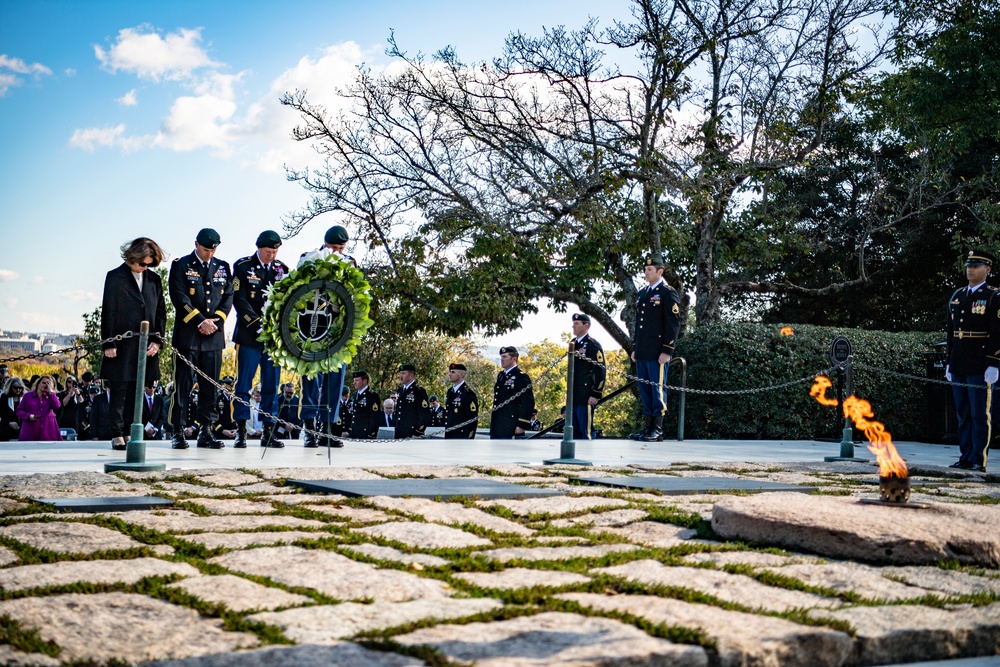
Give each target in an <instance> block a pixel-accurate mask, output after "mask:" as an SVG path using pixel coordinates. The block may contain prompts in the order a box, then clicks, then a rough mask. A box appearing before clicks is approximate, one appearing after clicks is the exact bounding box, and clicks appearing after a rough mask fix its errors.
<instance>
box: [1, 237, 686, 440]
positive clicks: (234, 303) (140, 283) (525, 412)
mask: <svg viewBox="0 0 1000 667" xmlns="http://www.w3.org/2000/svg"><path fill="white" fill-rule="evenodd" d="M348 240H349V236H348V233H347V230H346V229H345V228H344V227H341V226H339V225H336V226H334V227H331V228H330V229H328V230H327V232H326V234H325V235H324V238H323V244H322V245H321V246H320V247H319V248H317V249H316V250H313V251H310V252H307V253H304V254H303V255H302V256H301V257H300V258H299V263H298V265H299V266H301V265H302V264H303V263H305V262H309V261H313V260H316V259H326V258H333V259H338V260H341V261H346V262H350V263H353V261H354V260H353V258H351V257H350V256H349V255H346V254H345V252H344V251H345V248H346V245H347V242H348ZM221 241H222V239H221V236H220V235H219V233H218V232H217V231H215V230H214V229H210V228H205V229H202V230H200V231H199V232H198V234H197V235H196V237H195V240H194V249H193V251H192V252H191V253H190V254H187V255H183V256H181V257H177V258H175V259H174V260H173V261H172V262H171V265H170V270H169V274H168V279H167V287H166V289H164V286H163V284H162V281H161V279H160V277H159V275H157V274H156V273H155V272H152V271H149V269H150V268H153V267H156V266H158V265H159V264H160V263H161V262H162V261H163V259H164V257H165V254H164V252H163V250H162V249H161V248H160V246H159V245H158V244H157V243H156V242H155V241H153V240H152V239H149V238H146V237H140V238H137V239H134V240H133V241H130V242H129V243H126V244H125V245H123V246H122V248H121V257H122V260H123V262H122V264H121V265H120V266H118V267H116V268H114V269H112V270H111V271H109V272H108V274H107V277H106V280H105V286H104V295H103V301H102V309H101V314H102V317H101V338H102V340H104V341H106V342H104V343H103V355H104V358H103V361H102V364H101V370H100V377H93V376H92V375H90V374H89V373H85V374H84V375H83V376H82V378H81V381H80V382H78V381H77V380H76V379H75V378H72V377H67V378H66V379H65V383H64V386H59V385H58V384H57V382H56V380H55V379H54V378H52V377H49V376H42V377H40V378H33V379H32V381H31V382H29V383H28V387H27V388H26V387H25V384H24V383H23V382H22V381H21V380H20V379H18V378H9V379H8V380H7V381H6V382H4V383H3V384H2V387H3V392H2V395H0V417H2V420H3V423H2V424H0V439H3V440H11V439H21V440H28V439H31V440H58V439H59V438H60V428H63V429H73V430H74V431H75V434H76V437H77V439H81V440H110V442H111V446H112V448H113V449H125V448H126V442H125V441H126V437H127V436H128V434H129V430H130V425H131V424H132V423H133V421H134V420H135V417H136V415H134V414H133V413H134V409H135V404H136V395H137V392H138V391H139V389H138V385H137V382H136V377H137V374H138V358H139V354H140V350H139V347H138V346H139V337H138V336H133V337H122V336H121V335H122V334H125V333H126V332H134V331H138V330H139V328H140V323H141V322H143V321H146V322H149V323H150V331H151V332H153V333H151V334H150V336H149V340H148V344H147V347H146V349H145V350H144V351H143V354H144V358H145V382H144V385H145V386H144V389H143V393H144V397H143V400H142V406H143V408H142V411H143V413H142V415H141V423H142V424H143V426H144V430H145V435H146V437H147V438H148V439H157V438H169V440H170V442H171V446H172V447H173V448H175V449H186V448H188V447H189V446H190V445H189V443H188V439H192V440H194V441H195V443H196V445H197V446H198V447H205V448H213V449H218V448H222V447H224V446H225V444H224V443H223V440H232V441H233V446H234V447H237V448H245V447H246V446H247V441H248V440H249V439H254V438H257V439H259V440H260V444H261V446H263V447H284V442H283V441H286V440H295V439H298V438H299V437H300V436H301V439H302V442H303V445H304V446H306V447H320V446H328V447H342V446H343V440H341V438H342V437H348V438H351V439H371V438H376V437H378V436H379V431H380V429H382V428H388V429H392V435H393V437H395V438H412V437H423V436H424V435H425V434H426V430H427V428H428V427H432V426H440V427H444V435H445V437H446V438H475V437H476V434H477V429H478V426H479V417H480V400H479V395H478V394H477V392H476V390H475V389H474V388H473V387H470V386H469V384H468V383H467V382H466V375H467V372H468V369H467V368H466V366H465V365H464V364H462V363H460V362H455V363H452V364H450V365H449V366H448V369H447V376H448V380H449V382H450V384H451V387H450V388H449V389H448V390H447V393H446V395H445V397H444V399H443V400H440V399H439V398H438V397H437V396H429V395H428V393H427V391H426V390H425V389H424V388H423V387H422V386H421V385H420V383H419V382H418V381H417V368H416V366H415V365H414V364H412V363H403V364H401V365H400V366H399V368H398V373H399V382H400V385H399V387H398V389H397V390H396V391H394V392H392V393H391V395H390V396H388V397H386V399H385V400H384V401H383V400H382V399H381V397H380V396H379V395H378V393H377V392H376V391H375V389H374V388H372V387H371V386H370V379H371V378H370V377H369V375H368V373H367V372H366V371H364V370H360V369H359V370H355V371H354V372H353V374H352V378H351V382H352V385H353V388H354V391H353V393H352V392H351V391H350V389H349V388H347V387H345V386H344V384H345V383H344V376H345V374H346V365H345V366H342V367H341V368H340V369H338V370H336V371H334V372H329V373H319V374H317V375H316V376H315V377H304V378H302V382H301V386H300V387H299V390H300V393H299V394H298V395H297V394H296V386H295V385H294V384H293V383H285V384H280V382H281V380H280V378H281V369H280V368H279V367H278V366H277V365H276V364H275V363H274V362H273V361H272V360H271V358H270V356H269V355H268V353H267V350H266V349H265V347H264V344H263V342H261V341H260V340H259V336H260V334H261V333H262V324H261V323H262V314H263V311H264V306H265V303H266V300H267V294H268V288H269V287H270V286H272V285H273V284H275V283H276V282H278V281H279V280H281V279H283V278H284V277H285V276H287V275H288V274H289V273H290V269H289V267H288V266H287V265H286V264H284V263H283V262H281V261H280V260H278V259H277V255H278V252H279V249H280V247H281V244H282V241H281V237H280V235H278V234H277V233H276V232H274V231H271V230H267V231H264V232H262V233H261V234H260V235H259V236H258V238H257V241H256V250H255V252H254V253H253V254H251V255H248V256H246V257H243V258H241V259H239V260H237V261H236V262H235V263H234V264H233V265H232V267H230V265H229V263H228V262H225V261H223V260H220V259H218V258H217V257H215V253H216V250H217V248H218V247H219V245H220V244H221ZM645 275H646V279H647V283H648V284H647V286H646V287H644V288H643V289H642V290H640V291H639V296H638V300H637V310H638V313H639V315H638V317H637V321H636V334H637V341H636V347H635V349H636V352H635V353H634V354H633V359H634V360H635V361H636V364H637V368H638V369H639V371H638V372H639V376H640V378H646V379H647V380H648V381H650V382H659V383H660V384H662V382H663V378H664V368H665V364H666V363H668V362H669V359H670V354H672V351H673V345H674V342H675V339H676V336H677V331H678V328H679V315H678V312H679V311H678V306H677V304H678V299H677V294H676V292H674V291H673V290H672V289H670V288H669V287H668V286H667V285H666V283H665V282H664V281H663V277H662V276H663V264H662V262H660V261H658V260H657V259H655V258H649V259H648V260H647V261H646V268H645ZM168 297H169V298H170V300H171V302H172V304H173V306H174V310H175V317H174V326H173V331H172V332H169V333H170V334H171V345H172V347H173V354H174V355H175V358H174V364H173V367H174V378H173V380H172V381H171V382H168V383H166V385H164V384H163V383H161V382H160V365H159V359H160V356H161V351H162V349H163V347H164V344H165V338H166V335H167V333H168V332H166V298H168ZM233 310H235V313H236V326H235V330H234V333H233V342H234V343H235V344H236V365H237V373H236V377H235V378H233V377H226V378H220V377H219V376H220V373H221V367H222V351H223V349H224V348H225V346H226V338H225V333H224V325H225V322H226V320H227V319H228V318H229V317H230V315H231V311H233ZM590 326H591V319H590V317H589V316H588V315H586V314H584V313H577V314H575V315H573V317H572V330H573V336H574V342H575V348H576V351H577V354H578V355H579V356H580V357H582V358H585V359H586V361H588V362H590V363H585V362H581V363H578V364H577V370H576V373H575V381H574V392H573V396H574V400H573V406H572V412H571V418H572V424H573V428H574V432H575V437H577V438H580V439H591V438H594V437H595V436H596V429H595V425H594V419H593V416H594V408H595V407H596V406H597V404H598V403H599V401H600V399H601V396H602V395H603V392H604V385H605V369H604V353H603V348H602V347H601V344H600V343H599V342H598V341H597V340H595V339H594V338H593V337H591V336H590ZM519 357H520V353H519V352H518V350H517V349H516V348H515V347H512V346H505V347H502V348H500V367H501V369H500V372H499V373H498V374H497V377H496V380H495V382H494V386H493V409H492V411H491V415H490V420H489V422H490V424H489V435H490V438H493V439H511V438H519V437H524V435H525V434H526V433H527V432H528V431H531V430H538V429H540V428H541V424H540V423H539V422H538V419H537V416H538V411H537V409H536V408H535V399H534V393H533V389H532V383H531V378H529V377H528V375H527V374H526V373H525V372H524V371H523V370H522V369H521V368H519V366H518V360H519ZM3 370H4V371H6V367H3ZM258 373H259V377H260V379H259V383H258V384H256V385H253V382H254V379H255V377H256V376H257V375H258ZM279 385H280V391H279ZM220 386H221V387H222V389H221V390H220V389H219V387H220ZM640 390H641V391H640V394H641V397H642V400H643V405H644V411H645V413H646V416H647V418H646V426H645V427H644V428H643V429H642V430H641V431H640V432H638V433H636V434H633V437H634V438H635V439H642V440H662V433H663V431H662V419H663V414H664V413H665V411H666V402H665V400H664V396H663V388H662V387H660V388H659V390H658V391H657V390H654V389H653V387H651V386H648V385H642V386H641V387H640Z"/></svg>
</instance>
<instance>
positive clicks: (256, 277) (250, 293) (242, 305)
mask: <svg viewBox="0 0 1000 667" xmlns="http://www.w3.org/2000/svg"><path fill="white" fill-rule="evenodd" d="M287 275H288V266H286V265H285V264H284V263H283V262H279V261H278V260H274V262H272V263H271V270H270V271H268V269H266V268H265V267H264V265H263V264H261V262H260V257H258V256H257V253H254V254H252V255H250V256H249V257H244V258H242V259H239V260H237V261H236V263H235V264H233V305H234V306H235V307H236V330H235V331H234V332H233V342H234V343H236V344H237V345H246V346H248V347H254V348H256V349H258V350H262V349H264V343H261V342H260V341H258V340H257V336H258V335H259V334H258V331H257V330H258V329H260V325H261V322H260V317H261V315H262V314H263V313H264V304H265V303H267V299H266V298H265V297H264V290H265V289H266V288H267V287H269V286H270V285H273V284H274V283H276V282H277V281H279V280H281V279H282V278H284V277H285V276H287Z"/></svg>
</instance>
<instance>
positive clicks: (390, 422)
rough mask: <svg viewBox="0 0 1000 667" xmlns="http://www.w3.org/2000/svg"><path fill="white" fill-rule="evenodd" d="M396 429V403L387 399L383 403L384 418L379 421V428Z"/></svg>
mask: <svg viewBox="0 0 1000 667" xmlns="http://www.w3.org/2000/svg"><path fill="white" fill-rule="evenodd" d="M382 426H385V427H388V428H396V401H394V400H393V399H391V398H387V399H385V400H384V401H382V417H381V418H380V419H379V427H382Z"/></svg>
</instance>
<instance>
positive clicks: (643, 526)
mask: <svg viewBox="0 0 1000 667" xmlns="http://www.w3.org/2000/svg"><path fill="white" fill-rule="evenodd" d="M601 532H602V533H611V534H612V535H618V536H619V537H621V538H623V539H626V540H628V541H629V542H631V543H633V544H641V545H642V546H644V547H658V548H661V549H669V548H670V547H676V546H678V545H681V544H685V543H688V542H690V541H691V540H693V539H694V538H695V537H697V535H698V531H696V530H694V529H693V528H682V527H681V526H675V525H673V524H670V523H660V522H659V521H640V522H638V523H633V524H630V525H628V526H623V527H621V528H615V527H609V528H602V529H601Z"/></svg>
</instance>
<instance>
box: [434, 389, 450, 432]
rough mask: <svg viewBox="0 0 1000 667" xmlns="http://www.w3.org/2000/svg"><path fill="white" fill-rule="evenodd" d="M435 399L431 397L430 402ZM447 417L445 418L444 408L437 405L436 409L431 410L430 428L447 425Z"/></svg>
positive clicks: (435, 397)
mask: <svg viewBox="0 0 1000 667" xmlns="http://www.w3.org/2000/svg"><path fill="white" fill-rule="evenodd" d="M436 399H437V396H431V401H434V400H436ZM447 421H448V420H447V417H446V416H445V407H444V406H443V405H441V404H440V403H438V406H437V407H436V408H431V426H444V425H445V424H446V423H447Z"/></svg>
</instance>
